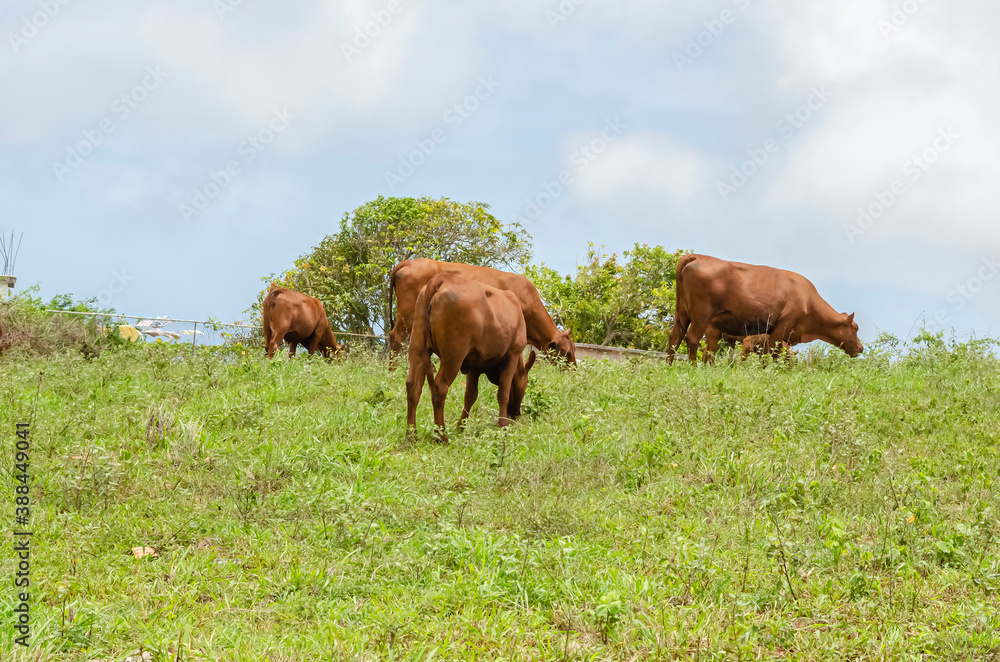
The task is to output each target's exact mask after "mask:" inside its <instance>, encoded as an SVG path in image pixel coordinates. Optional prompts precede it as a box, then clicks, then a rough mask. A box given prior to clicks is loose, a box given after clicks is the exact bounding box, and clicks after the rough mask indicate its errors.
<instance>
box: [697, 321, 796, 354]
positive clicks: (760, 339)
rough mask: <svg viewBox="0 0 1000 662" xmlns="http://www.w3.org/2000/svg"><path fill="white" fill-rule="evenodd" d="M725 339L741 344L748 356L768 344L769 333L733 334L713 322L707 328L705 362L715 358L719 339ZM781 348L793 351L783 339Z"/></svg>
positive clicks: (789, 351)
mask: <svg viewBox="0 0 1000 662" xmlns="http://www.w3.org/2000/svg"><path fill="white" fill-rule="evenodd" d="M720 340H725V341H726V342H727V343H730V344H732V345H734V346H735V345H739V346H740V347H742V349H743V356H744V357H747V356H749V355H750V353H751V352H753V351H755V350H757V351H761V350H763V349H764V347H765V346H766V345H767V334H766V333H761V334H758V335H756V336H743V337H740V336H732V335H729V334H728V333H722V332H721V331H719V330H718V329H717V328H715V327H714V326H712V325H711V324H710V325H709V326H708V328H707V329H705V351H704V352H703V353H702V358H703V359H704V361H705V363H711V362H713V361H714V360H715V354H716V352H717V351H718V349H719V341H720ZM778 344H779V345H780V347H779V349H780V348H784V350H785V351H786V352H787V353H789V354H790V353H791V351H792V347H791V345H789V344H788V343H786V342H784V341H782V342H780V343H778Z"/></svg>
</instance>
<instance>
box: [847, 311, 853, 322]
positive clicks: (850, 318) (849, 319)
mask: <svg viewBox="0 0 1000 662" xmlns="http://www.w3.org/2000/svg"><path fill="white" fill-rule="evenodd" d="M853 322H854V313H851V314H850V315H848V316H847V323H848V324H851V323H853Z"/></svg>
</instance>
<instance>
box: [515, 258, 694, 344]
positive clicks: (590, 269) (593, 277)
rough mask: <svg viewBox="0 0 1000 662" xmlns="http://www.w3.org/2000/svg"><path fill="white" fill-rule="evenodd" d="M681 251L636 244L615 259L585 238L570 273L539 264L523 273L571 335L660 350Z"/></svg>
mask: <svg viewBox="0 0 1000 662" xmlns="http://www.w3.org/2000/svg"><path fill="white" fill-rule="evenodd" d="M685 252H686V251H674V252H670V251H667V250H666V249H665V248H663V247H662V246H652V247H651V246H647V245H646V244H636V245H635V247H634V248H633V249H632V250H631V251H624V252H623V253H622V259H623V261H622V262H619V260H618V256H617V255H616V254H614V253H612V254H611V255H610V256H607V255H604V254H603V253H602V252H601V250H600V249H598V248H595V247H594V245H593V244H591V245H590V249H589V250H588V251H587V260H586V262H585V263H584V264H582V265H580V266H579V267H577V273H576V277H575V278H571V277H570V276H562V275H560V274H559V273H558V272H557V271H555V270H554V269H552V268H550V267H547V266H545V265H544V264H542V265H540V266H532V267H528V269H527V270H526V272H525V275H526V276H527V277H528V278H530V279H531V281H532V282H534V283H535V286H536V287H537V288H538V291H539V293H540V294H541V295H542V299H543V300H544V301H545V303H546V305H547V307H548V309H549V312H550V313H551V314H552V316H553V318H554V319H555V321H556V324H558V325H560V326H564V327H566V328H567V329H569V332H570V335H572V337H573V340H574V341H576V342H585V343H595V344H599V345H610V344H617V345H624V346H627V347H635V348H638V349H657V350H660V349H665V348H666V346H667V342H668V340H669V337H670V326H671V324H672V323H673V313H674V306H675V294H676V284H675V283H674V280H675V277H676V274H677V260H678V258H679V257H680V256H682V255H684V253H685Z"/></svg>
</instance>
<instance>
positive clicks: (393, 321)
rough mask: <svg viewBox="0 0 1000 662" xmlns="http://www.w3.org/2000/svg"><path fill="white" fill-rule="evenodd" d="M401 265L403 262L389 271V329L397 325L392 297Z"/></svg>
mask: <svg viewBox="0 0 1000 662" xmlns="http://www.w3.org/2000/svg"><path fill="white" fill-rule="evenodd" d="M401 266H403V262H400V263H399V264H397V265H396V266H394V267H393V268H392V271H390V272H389V329H392V328H393V327H394V326H396V315H395V314H394V313H393V311H392V297H393V295H394V294H395V292H396V272H397V271H399V268H400V267H401ZM388 332H389V330H388V329H387V330H386V333H388Z"/></svg>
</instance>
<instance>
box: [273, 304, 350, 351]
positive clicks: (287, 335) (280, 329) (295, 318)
mask: <svg viewBox="0 0 1000 662" xmlns="http://www.w3.org/2000/svg"><path fill="white" fill-rule="evenodd" d="M261 317H262V321H263V324H264V347H265V350H266V352H267V358H269V359H270V358H273V357H274V353H275V352H276V351H277V350H278V345H280V344H281V342H282V341H286V342H288V346H289V349H288V356H289V358H291V357H294V356H295V350H296V349H297V347H298V345H304V346H305V348H306V349H307V350H309V353H310V354H315V353H316V352H318V351H319V352H323V356H326V357H329V356H330V355H331V354H333V353H336V352H339V351H340V350H341V346H340V345H338V344H337V339H336V338H335V337H334V335H333V331H331V330H330V321H329V320H328V319H327V317H326V310H325V309H324V308H323V304H322V302H320V300H319V299H316V298H313V297H310V296H306V295H305V294H302V293H301V292H295V291H294V290H286V289H285V288H283V287H276V286H272V287H271V290H270V291H269V292H268V293H267V297H266V298H265V299H264V306H263V310H262V311H261Z"/></svg>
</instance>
